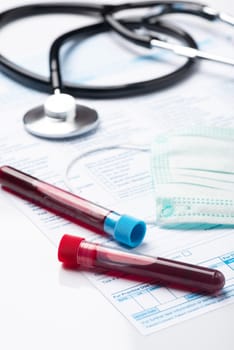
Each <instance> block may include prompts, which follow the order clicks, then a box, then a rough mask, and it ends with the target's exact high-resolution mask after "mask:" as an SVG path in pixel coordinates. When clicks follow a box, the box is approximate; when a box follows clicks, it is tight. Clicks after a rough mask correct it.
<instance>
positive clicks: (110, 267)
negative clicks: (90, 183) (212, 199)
mask: <svg viewBox="0 0 234 350" xmlns="http://www.w3.org/2000/svg"><path fill="white" fill-rule="evenodd" d="M58 259H59V261H61V262H62V263H64V264H65V265H68V266H70V267H71V266H72V267H83V268H85V269H87V268H88V269H92V268H95V267H97V268H102V269H104V271H120V272H125V273H126V274H130V275H135V276H139V277H144V278H149V279H153V280H154V281H155V282H156V283H159V284H161V285H166V286H170V287H176V288H181V289H185V290H186V289H187V290H192V291H195V292H206V293H214V292H217V291H219V290H220V289H222V288H223V286H224V284H225V277H224V275H223V274H222V272H220V271H218V270H215V269H210V268H207V267H202V266H198V265H192V264H187V263H184V262H181V261H177V260H170V259H165V258H161V257H152V256H146V255H140V254H136V253H132V252H129V251H125V250H120V249H116V248H112V247H108V246H105V245H101V244H98V243H94V242H89V241H87V240H85V239H84V238H82V237H77V236H71V235H64V236H63V237H62V239H61V241H60V244H59V248H58Z"/></svg>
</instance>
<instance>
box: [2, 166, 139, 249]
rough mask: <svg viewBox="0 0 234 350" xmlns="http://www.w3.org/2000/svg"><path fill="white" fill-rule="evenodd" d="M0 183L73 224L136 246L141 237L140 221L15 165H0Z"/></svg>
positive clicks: (130, 245) (4, 187) (6, 188)
mask: <svg viewBox="0 0 234 350" xmlns="http://www.w3.org/2000/svg"><path fill="white" fill-rule="evenodd" d="M0 184H1V185H2V186H3V189H5V190H8V191H10V192H11V193H14V194H16V195H18V196H20V197H22V198H24V199H27V200H29V201H31V202H33V203H35V204H37V205H40V206H42V207H43V208H46V209H48V210H50V211H53V212H54V213H56V214H59V215H62V216H63V217H65V218H67V219H70V220H72V221H73V222H74V221H75V222H76V223H77V224H85V225H87V226H88V228H90V229H94V230H95V231H96V232H97V231H101V232H104V233H106V234H108V235H110V236H112V237H113V238H114V239H115V240H116V241H118V242H119V243H122V244H124V245H127V246H129V247H132V248H133V247H136V246H138V245H139V244H140V243H141V242H142V241H143V239H144V236H145V232H146V224H145V222H144V221H142V220H140V219H137V218H135V217H133V216H130V215H126V214H123V215H121V214H119V213H117V212H115V211H113V210H110V209H107V208H104V207H102V206H100V205H98V204H96V203H93V202H91V201H88V200H87V199H84V198H82V197H79V196H77V195H75V194H73V193H70V192H67V191H65V190H62V189H61V188H58V187H56V186H53V185H51V184H49V183H46V182H44V181H41V180H39V179H37V178H36V177H33V176H31V175H29V174H26V173H24V172H22V171H20V170H18V169H15V168H12V167H10V166H2V167H0Z"/></svg>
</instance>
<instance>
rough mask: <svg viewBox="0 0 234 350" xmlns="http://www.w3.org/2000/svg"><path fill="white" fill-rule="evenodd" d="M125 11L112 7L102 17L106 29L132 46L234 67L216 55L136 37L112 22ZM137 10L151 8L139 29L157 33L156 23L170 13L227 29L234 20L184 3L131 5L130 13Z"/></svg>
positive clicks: (123, 8) (144, 37) (219, 13)
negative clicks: (158, 49) (135, 45)
mask: <svg viewBox="0 0 234 350" xmlns="http://www.w3.org/2000/svg"><path fill="white" fill-rule="evenodd" d="M127 8H128V5H127V4H123V5H119V6H115V7H113V8H112V10H109V11H108V12H106V13H105V14H104V17H105V20H106V21H107V22H108V23H109V25H110V26H111V27H112V28H113V29H114V30H115V31H116V32H117V33H118V34H119V35H120V36H122V37H123V38H125V39H127V40H128V41H131V42H132V43H134V44H137V45H140V46H143V47H146V48H149V49H153V48H160V49H164V50H168V51H171V52H173V53H174V54H176V55H179V56H184V57H187V58H189V57H190V58H198V59H205V60H209V61H214V62H219V63H223V64H228V65H231V66H234V59H233V58H227V57H223V56H220V55H215V54H211V53H208V52H205V51H201V50H199V49H198V48H191V47H186V46H181V45H177V44H174V43H170V42H169V41H166V40H164V39H163V38H160V37H152V36H151V35H150V34H148V33H144V34H138V33H135V32H134V31H131V30H129V29H128V28H126V27H124V25H123V24H122V23H121V22H120V21H119V20H118V19H116V15H117V14H119V13H121V12H122V11H123V10H126V9H127ZM139 8H152V11H151V12H152V13H151V14H149V15H146V16H144V17H143V18H142V27H143V28H145V29H151V30H157V28H156V27H157V23H158V21H159V20H161V18H162V17H163V15H165V14H166V15H167V14H173V13H183V14H189V15H195V16H198V17H201V18H204V19H206V20H209V21H216V20H219V21H222V22H224V23H226V24H229V25H234V18H233V17H231V16H229V15H227V14H225V13H222V12H218V11H217V10H215V9H213V8H210V7H208V6H206V5H203V4H199V3H193V2H191V3H190V2H187V1H174V2H172V1H165V2H154V1H146V2H139V3H136V4H132V5H131V9H139Z"/></svg>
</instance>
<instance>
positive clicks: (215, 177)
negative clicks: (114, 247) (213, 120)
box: [151, 128, 234, 226]
mask: <svg viewBox="0 0 234 350" xmlns="http://www.w3.org/2000/svg"><path fill="white" fill-rule="evenodd" d="M151 150H152V153H151V157H152V176H153V184H154V189H155V199H156V223H157V224H158V225H160V226H173V225H176V224H196V225H197V224H225V225H233V224H234V129H221V128H194V129H188V130H183V131H181V132H175V133H172V134H168V135H164V136H161V137H157V138H156V139H155V140H154V142H153V144H152V149H151Z"/></svg>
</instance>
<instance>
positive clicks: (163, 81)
mask: <svg viewBox="0 0 234 350" xmlns="http://www.w3.org/2000/svg"><path fill="white" fill-rule="evenodd" d="M152 3H154V4H155V2H152ZM47 6H48V5H47V4H46V5H41V4H40V5H33V6H23V7H22V8H21V7H19V8H16V9H13V10H9V11H6V12H5V13H3V14H2V15H1V18H2V19H3V22H4V21H5V23H8V22H10V21H12V18H13V19H14V20H15V19H18V18H21V17H24V16H30V13H31V12H30V11H31V10H32V14H31V15H36V14H48V13H63V10H64V9H65V13H73V14H74V13H77V14H80V13H82V14H87V12H88V14H90V13H92V15H93V14H94V13H95V16H96V15H97V14H98V15H100V14H102V15H103V13H104V12H105V13H107V10H108V11H109V8H110V6H98V7H97V6H94V8H93V7H92V5H89V6H86V5H85V6H83V5H80V4H78V3H77V4H76V5H75V6H74V5H72V4H64V3H61V4H59V5H55V4H49V7H48V9H47ZM67 6H68V7H67ZM125 6H126V5H125ZM107 8H108V9H107ZM87 9H88V10H87ZM46 10H47V11H46ZM112 10H113V6H111V11H112ZM120 23H122V25H124V26H125V27H127V28H128V29H134V28H137V27H138V26H139V25H140V22H139V21H137V20H122V21H121V22H120ZM110 29H111V27H110V25H109V23H107V22H103V21H102V22H99V23H96V24H93V25H89V26H85V27H82V28H79V29H76V30H74V31H70V32H68V33H65V34H63V35H62V36H60V37H59V38H58V39H56V40H55V42H54V43H53V45H52V46H53V48H55V53H54V57H56V60H57V61H58V59H59V55H58V50H59V48H60V47H61V45H62V43H64V42H65V41H67V40H68V39H71V38H72V37H75V36H76V37H77V38H80V40H78V41H81V40H84V39H85V38H87V37H90V36H91V35H95V34H98V33H103V32H106V31H109V30H110ZM155 29H157V31H161V32H164V33H167V34H169V35H172V36H176V37H179V38H180V39H182V40H185V42H186V44H187V45H188V46H190V47H194V48H196V47H197V45H196V43H195V41H194V40H193V38H192V37H191V36H190V35H188V34H187V33H185V32H184V31H182V30H180V29H178V28H176V27H174V26H173V28H171V27H170V26H168V25H166V24H164V23H162V22H157V25H156V26H155ZM56 41H57V43H58V42H59V45H56ZM50 59H52V58H50ZM58 63H59V62H58ZM194 64H195V59H193V58H191V59H188V60H187V61H186V62H185V63H184V64H183V65H182V66H181V67H179V68H177V69H176V70H175V71H174V72H172V73H169V74H166V75H164V76H162V77H159V78H155V79H150V80H148V81H143V82H136V83H131V84H122V85H115V86H106V87H105V86H100V87H99V86H93V85H92V86H88V85H85V86H83V85H80V84H70V83H69V84H68V83H65V82H64V85H63V92H65V93H68V94H71V95H73V96H74V97H82V98H95V99H99V98H101V99H103V98H105V99H108V98H119V97H127V96H132V95H139V94H143V93H148V92H152V91H156V90H158V89H162V88H165V87H168V86H169V85H172V84H173V83H176V82H177V81H178V80H180V79H182V78H184V77H186V76H187V75H188V74H189V73H190V71H191V70H192V69H193V68H194ZM0 66H1V69H2V72H3V73H5V74H7V75H8V76H9V77H11V78H13V79H14V80H15V81H18V82H19V83H20V84H23V85H24V86H27V87H30V88H33V89H36V90H38V91H41V92H46V93H51V92H52V90H53V87H52V86H51V81H50V79H48V78H46V77H43V76H41V75H39V74H37V73H34V72H31V71H29V70H27V69H25V68H22V67H20V66H19V65H16V64H15V63H13V62H11V61H10V60H9V59H8V58H6V57H4V56H0ZM58 72H59V74H60V71H59V68H58ZM59 83H60V84H62V82H61V80H60V82H59Z"/></svg>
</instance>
